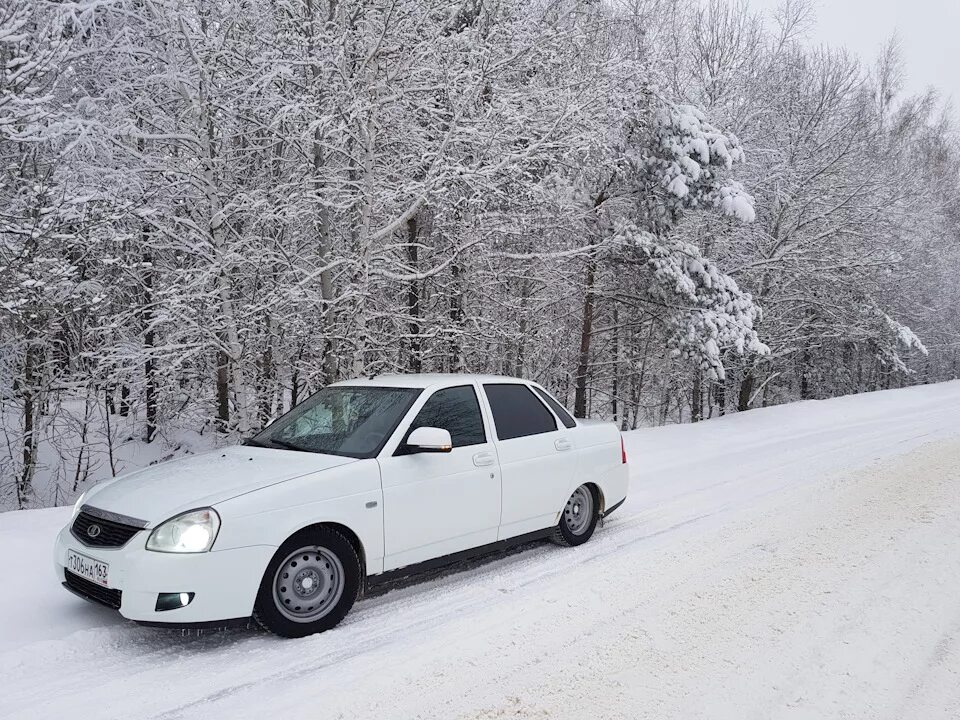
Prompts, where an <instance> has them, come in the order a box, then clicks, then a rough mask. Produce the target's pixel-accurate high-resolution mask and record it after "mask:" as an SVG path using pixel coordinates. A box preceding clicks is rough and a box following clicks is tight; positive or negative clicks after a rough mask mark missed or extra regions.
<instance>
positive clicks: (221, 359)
mask: <svg viewBox="0 0 960 720" xmlns="http://www.w3.org/2000/svg"><path fill="white" fill-rule="evenodd" d="M229 364H230V358H229V357H228V356H227V353H225V352H224V351H223V350H222V349H218V350H217V424H218V425H219V427H220V430H222V431H224V432H226V430H227V429H228V428H229V426H230V369H229V367H228V366H229Z"/></svg>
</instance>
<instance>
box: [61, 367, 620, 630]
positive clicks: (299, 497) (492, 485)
mask: <svg viewBox="0 0 960 720" xmlns="http://www.w3.org/2000/svg"><path fill="white" fill-rule="evenodd" d="M627 484H628V469H627V457H626V453H625V452H624V449H623V441H622V438H621V437H620V433H619V431H618V430H617V428H616V426H615V425H613V424H610V423H602V422H596V421H585V420H575V419H574V418H573V417H572V416H571V415H570V413H568V412H567V411H566V410H565V409H564V408H563V406H562V405H560V403H559V402H557V401H556V399H554V398H553V397H552V396H551V395H550V394H549V393H547V392H546V391H545V390H544V389H543V388H542V387H540V386H539V385H537V384H535V383H531V382H525V381H523V380H517V379H514V378H506V377H496V376H478V375H391V376H381V377H374V378H370V379H362V380H350V381H346V382H339V383H335V384H333V385H330V386H328V387H326V388H324V389H322V390H320V391H319V392H317V393H316V394H314V395H312V396H311V397H310V398H308V399H307V400H306V401H304V402H303V403H301V404H300V405H298V406H297V407H295V408H294V409H293V410H291V411H290V412H289V413H287V414H286V415H284V416H283V417H281V418H280V419H278V420H277V421H275V422H274V423H272V424H271V425H270V426H269V427H267V428H266V429H265V430H263V431H262V432H261V433H259V434H258V435H255V436H254V437H252V438H250V439H249V440H247V441H245V442H244V444H243V445H238V446H235V447H228V448H223V449H220V450H214V451H211V452H207V453H204V454H201V455H195V456H191V457H185V458H182V459H179V460H174V461H171V462H166V463H163V464H160V465H155V466H151V467H148V468H146V469H143V470H139V471H137V472H134V473H131V474H129V475H126V476H125V477H119V478H116V479H114V480H110V481H108V482H105V483H102V484H100V485H97V486H95V487H93V488H91V489H90V490H88V491H87V492H86V493H84V494H83V495H82V496H81V497H80V499H79V500H78V501H77V505H76V508H75V509H74V513H73V517H72V518H71V519H70V523H69V524H68V525H67V526H66V527H65V528H64V529H63V530H62V531H61V532H60V534H59V535H58V536H57V541H56V548H55V553H54V555H55V565H56V572H57V575H58V577H59V579H60V581H61V582H62V583H63V585H64V587H66V588H67V589H69V590H71V591H72V592H74V593H76V594H77V595H80V596H81V597H84V598H86V599H88V600H93V601H96V602H100V603H103V604H106V605H109V606H110V607H113V608H116V609H118V610H119V611H120V614H121V615H123V616H124V617H126V618H129V619H131V620H136V621H138V622H141V623H145V624H153V625H161V626H172V627H178V628H183V627H223V626H227V625H230V624H235V623H236V624H239V623H244V624H245V623H247V622H248V621H249V620H250V618H251V617H252V618H253V619H254V620H256V621H257V622H258V623H259V624H260V625H262V626H264V627H266V628H267V629H269V630H272V631H273V632H275V633H277V634H279V635H284V636H288V637H300V636H304V635H308V634H311V633H315V632H321V631H323V630H327V629H329V628H331V627H333V626H334V625H336V624H337V623H338V622H340V620H341V619H343V617H344V615H346V614H347V612H348V611H349V610H350V608H351V606H352V605H353V603H354V601H355V600H356V599H357V597H358V596H359V595H360V594H361V592H362V590H363V588H364V587H365V586H367V585H369V584H373V583H376V582H377V581H380V580H384V579H388V578H392V577H396V576H397V575H406V574H412V573H414V572H416V571H417V570H418V569H423V568H425V567H432V566H436V565H440V564H444V563H447V562H450V561H454V560H459V559H461V558H463V557H465V556H467V555H472V554H475V553H482V552H486V551H488V550H491V549H497V548H500V547H502V546H504V545H506V544H511V543H518V542H526V541H529V540H531V539H534V538H538V537H548V536H552V537H553V538H554V539H556V540H557V541H559V542H561V543H563V544H566V545H579V544H581V543H584V542H586V541H587V540H588V539H589V538H590V536H591V535H592V534H593V531H594V528H595V527H596V525H597V522H598V520H599V519H600V518H602V517H604V516H605V515H608V514H609V513H611V512H612V511H613V510H615V509H616V508H617V507H618V506H619V505H620V504H621V503H622V502H623V501H624V499H625V497H626V495H627Z"/></svg>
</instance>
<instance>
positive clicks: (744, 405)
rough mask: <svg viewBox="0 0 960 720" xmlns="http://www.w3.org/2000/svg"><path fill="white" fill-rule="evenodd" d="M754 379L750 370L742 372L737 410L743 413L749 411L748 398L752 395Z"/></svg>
mask: <svg viewBox="0 0 960 720" xmlns="http://www.w3.org/2000/svg"><path fill="white" fill-rule="evenodd" d="M753 383H754V377H753V372H752V371H751V370H744V372H743V380H741V381H740V396H739V397H738V398H737V410H739V411H740V412H744V411H746V410H749V409H750V397H751V395H752V394H753Z"/></svg>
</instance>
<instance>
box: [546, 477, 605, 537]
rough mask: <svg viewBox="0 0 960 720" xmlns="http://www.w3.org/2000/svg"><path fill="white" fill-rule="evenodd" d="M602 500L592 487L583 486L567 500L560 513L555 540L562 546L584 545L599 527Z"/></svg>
mask: <svg viewBox="0 0 960 720" xmlns="http://www.w3.org/2000/svg"><path fill="white" fill-rule="evenodd" d="M599 519H600V498H599V496H598V493H597V491H596V489H595V488H594V487H593V486H592V485H581V486H580V487H578V488H577V489H576V490H574V491H573V494H572V495H571V496H570V498H569V499H568V500H567V504H566V505H565V506H564V508H563V512H561V513H560V522H559V523H558V524H557V529H556V532H555V533H554V540H555V541H556V542H558V543H560V544H561V545H582V544H583V543H585V542H586V541H587V540H589V539H590V536H591V535H593V531H594V530H595V529H596V527H597V521H598V520H599Z"/></svg>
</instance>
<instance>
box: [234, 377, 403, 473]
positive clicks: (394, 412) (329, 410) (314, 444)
mask: <svg viewBox="0 0 960 720" xmlns="http://www.w3.org/2000/svg"><path fill="white" fill-rule="evenodd" d="M419 394H420V390H418V389H415V388H394V387H367V386H349V385H340V386H333V387H326V388H324V389H323V390H320V391H319V392H317V393H314V394H313V395H311V396H310V397H309V398H307V399H306V400H305V401H304V402H302V403H301V404H300V405H297V406H296V407H295V408H294V409H293V410H291V411H290V412H288V413H287V414H286V415H284V416H283V417H281V418H280V419H279V420H277V421H276V422H275V423H273V424H272V425H269V426H268V427H267V428H266V429H265V430H263V431H262V432H261V433H259V434H257V435H254V436H253V437H252V438H250V439H249V440H247V444H249V445H259V446H261V447H275V448H283V449H285V450H300V451H303V452H315V453H324V454H327V455H345V456H347V457H354V458H369V457H373V456H374V455H376V454H377V453H378V452H380V449H381V448H382V447H383V445H384V443H386V442H387V439H388V438H389V437H390V435H391V434H392V433H393V431H394V430H396V429H397V425H398V424H399V423H400V420H402V419H403V416H404V414H405V413H406V412H407V410H409V409H410V406H411V405H412V404H413V401H414V400H415V399H416V398H417V395H419Z"/></svg>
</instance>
